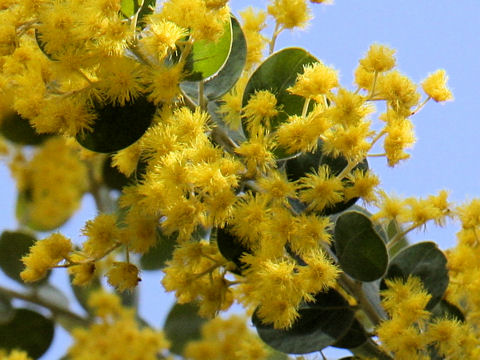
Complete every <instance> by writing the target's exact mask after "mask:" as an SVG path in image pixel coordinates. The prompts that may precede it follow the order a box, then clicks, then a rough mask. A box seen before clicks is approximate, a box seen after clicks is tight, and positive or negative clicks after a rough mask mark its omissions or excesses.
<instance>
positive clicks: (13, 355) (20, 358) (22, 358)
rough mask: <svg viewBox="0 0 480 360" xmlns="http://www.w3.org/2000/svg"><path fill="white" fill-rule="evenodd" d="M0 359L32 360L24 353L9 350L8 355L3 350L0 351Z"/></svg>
mask: <svg viewBox="0 0 480 360" xmlns="http://www.w3.org/2000/svg"><path fill="white" fill-rule="evenodd" d="M0 359H1V360H32V358H30V357H29V356H28V354H27V353H26V352H25V351H22V350H11V351H10V353H8V354H7V353H6V352H4V351H3V350H0Z"/></svg>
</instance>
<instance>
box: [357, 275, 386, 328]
mask: <svg viewBox="0 0 480 360" xmlns="http://www.w3.org/2000/svg"><path fill="white" fill-rule="evenodd" d="M362 291H363V293H364V294H365V297H366V298H367V300H368V302H369V303H370V304H371V305H372V307H373V308H374V309H375V312H376V313H377V314H378V315H380V317H381V318H383V319H386V318H387V313H386V312H385V309H384V308H383V306H382V302H381V299H380V280H377V281H372V282H364V283H362ZM369 330H370V329H369Z"/></svg>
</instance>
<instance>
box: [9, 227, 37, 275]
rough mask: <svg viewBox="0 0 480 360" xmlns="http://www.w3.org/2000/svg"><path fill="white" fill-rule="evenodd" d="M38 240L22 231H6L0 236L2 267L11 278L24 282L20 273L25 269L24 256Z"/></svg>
mask: <svg viewBox="0 0 480 360" xmlns="http://www.w3.org/2000/svg"><path fill="white" fill-rule="evenodd" d="M36 241H37V240H36V239H35V237H33V236H32V235H30V234H27V233H25V232H21V231H4V232H3V233H2V235H1V236H0V268H1V269H2V270H3V272H4V273H5V275H7V276H8V277H9V278H11V279H13V280H15V281H18V282H19V283H21V284H24V282H23V280H22V278H21V277H20V273H21V272H22V271H23V270H24V269H25V265H23V262H22V260H21V259H22V257H23V256H25V255H27V254H28V252H29V249H30V247H31V246H32V245H33V244H35V242H36Z"/></svg>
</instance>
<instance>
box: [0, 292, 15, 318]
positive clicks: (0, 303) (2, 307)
mask: <svg viewBox="0 0 480 360" xmlns="http://www.w3.org/2000/svg"><path fill="white" fill-rule="evenodd" d="M14 315H15V311H14V309H13V307H12V304H11V302H10V298H9V297H7V296H5V295H4V294H3V293H0V325H1V324H5V323H7V322H9V321H10V320H12V318H13V316H14Z"/></svg>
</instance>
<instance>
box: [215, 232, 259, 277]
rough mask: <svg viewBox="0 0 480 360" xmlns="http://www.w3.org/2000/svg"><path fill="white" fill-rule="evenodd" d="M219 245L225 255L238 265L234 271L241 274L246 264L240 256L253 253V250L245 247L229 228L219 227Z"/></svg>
mask: <svg viewBox="0 0 480 360" xmlns="http://www.w3.org/2000/svg"><path fill="white" fill-rule="evenodd" d="M217 245H218V250H219V251H220V253H221V254H222V255H223V257H224V258H225V259H227V260H229V261H232V262H233V263H235V265H236V266H237V268H236V269H235V270H234V271H233V272H235V273H237V274H240V273H241V269H242V267H243V266H245V264H244V263H243V262H242V261H241V260H240V258H241V257H242V255H243V254H245V253H247V254H249V253H251V250H250V249H248V248H247V247H245V246H244V245H243V244H242V243H241V242H240V241H239V240H238V239H237V238H236V237H235V236H233V235H232V234H231V233H230V232H229V231H228V229H220V228H219V229H217Z"/></svg>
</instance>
